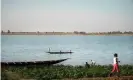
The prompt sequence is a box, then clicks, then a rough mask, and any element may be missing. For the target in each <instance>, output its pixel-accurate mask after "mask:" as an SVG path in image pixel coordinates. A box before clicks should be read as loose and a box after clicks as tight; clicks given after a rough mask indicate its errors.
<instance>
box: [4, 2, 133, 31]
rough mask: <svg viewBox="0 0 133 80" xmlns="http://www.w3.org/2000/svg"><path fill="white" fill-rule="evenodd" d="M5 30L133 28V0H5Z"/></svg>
mask: <svg viewBox="0 0 133 80" xmlns="http://www.w3.org/2000/svg"><path fill="white" fill-rule="evenodd" d="M1 5H2V6H1V14H2V15H1V17H2V20H1V21H2V30H4V31H5V30H6V31H7V30H8V29H9V30H11V31H65V32H67V31H86V32H97V31H98V32H101V31H117V30H120V31H125V30H126V31H133V0H2V2H1Z"/></svg>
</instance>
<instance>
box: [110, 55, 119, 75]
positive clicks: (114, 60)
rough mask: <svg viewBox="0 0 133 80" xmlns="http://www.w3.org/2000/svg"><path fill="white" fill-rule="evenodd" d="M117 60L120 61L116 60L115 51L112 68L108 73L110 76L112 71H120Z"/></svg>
mask: <svg viewBox="0 0 133 80" xmlns="http://www.w3.org/2000/svg"><path fill="white" fill-rule="evenodd" d="M119 62H120V61H118V54H117V53H115V54H114V58H113V69H112V71H111V73H110V76H111V75H112V73H114V72H117V73H119V72H120V70H119Z"/></svg>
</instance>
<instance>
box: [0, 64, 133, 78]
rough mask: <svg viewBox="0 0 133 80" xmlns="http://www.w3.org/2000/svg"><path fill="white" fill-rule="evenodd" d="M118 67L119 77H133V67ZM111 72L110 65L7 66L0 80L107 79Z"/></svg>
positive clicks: (3, 69)
mask: <svg viewBox="0 0 133 80" xmlns="http://www.w3.org/2000/svg"><path fill="white" fill-rule="evenodd" d="M119 67H120V71H121V72H120V75H121V76H130V75H133V65H120V66H119ZM111 70H112V65H96V66H91V67H86V66H70V65H67V66H64V65H54V66H44V65H31V66H8V67H6V68H3V67H2V72H1V74H2V80H8V79H5V77H10V75H13V76H15V77H17V78H23V79H37V80H43V79H46V80H51V79H63V78H75V79H77V78H87V77H107V76H108V74H109V73H110V72H111ZM9 72H10V74H9ZM7 73H8V74H7ZM11 73H13V74H11ZM15 74H16V75H15ZM13 80H15V79H13Z"/></svg>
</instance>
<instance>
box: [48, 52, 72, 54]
mask: <svg viewBox="0 0 133 80" xmlns="http://www.w3.org/2000/svg"><path fill="white" fill-rule="evenodd" d="M47 53H50V54H68V53H73V52H47Z"/></svg>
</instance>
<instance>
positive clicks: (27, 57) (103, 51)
mask: <svg viewBox="0 0 133 80" xmlns="http://www.w3.org/2000/svg"><path fill="white" fill-rule="evenodd" d="M48 48H51V51H60V50H61V51H69V50H71V51H72V52H74V53H72V54H49V53H46V52H47V51H48ZM114 53H118V57H119V60H120V61H121V62H120V64H133V36H67V35H65V36H63V35H62V36H60V35H53V36H52V35H50V36H46V35H44V36H43V35H40V36H38V35H2V36H1V61H2V62H10V61H38V60H43V61H44V60H57V59H64V58H71V59H69V60H67V61H64V62H62V63H60V64H65V65H84V64H85V62H89V63H90V60H91V59H92V60H94V61H96V63H97V64H100V65H104V64H112V62H113V54H114Z"/></svg>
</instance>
